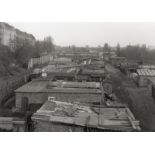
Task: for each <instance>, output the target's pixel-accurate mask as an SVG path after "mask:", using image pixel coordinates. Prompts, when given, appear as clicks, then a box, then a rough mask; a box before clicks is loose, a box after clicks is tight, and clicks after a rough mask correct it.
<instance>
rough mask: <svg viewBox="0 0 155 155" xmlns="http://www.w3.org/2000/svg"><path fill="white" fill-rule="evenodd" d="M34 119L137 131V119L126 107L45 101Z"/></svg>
mask: <svg viewBox="0 0 155 155" xmlns="http://www.w3.org/2000/svg"><path fill="white" fill-rule="evenodd" d="M32 119H34V120H46V121H49V122H51V123H61V124H70V125H77V126H83V127H84V126H87V127H94V128H98V129H110V130H120V131H133V130H136V131H139V130H140V127H139V121H137V120H136V119H135V118H134V116H133V114H132V113H131V111H130V110H129V109H128V108H125V107H124V108H99V107H97V108H96V107H93V108H92V107H89V106H83V105H78V104H72V103H67V102H60V101H53V102H50V101H47V102H45V104H44V105H43V106H42V107H41V108H40V109H39V110H38V111H37V112H36V113H35V114H34V115H33V116H32Z"/></svg>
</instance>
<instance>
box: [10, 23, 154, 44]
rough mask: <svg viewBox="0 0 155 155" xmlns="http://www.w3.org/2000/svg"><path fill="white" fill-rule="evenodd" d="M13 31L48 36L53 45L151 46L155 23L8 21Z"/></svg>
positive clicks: (37, 37)
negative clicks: (106, 43) (118, 44)
mask: <svg viewBox="0 0 155 155" xmlns="http://www.w3.org/2000/svg"><path fill="white" fill-rule="evenodd" d="M9 24H11V25H13V26H15V27H16V28H18V29H20V30H22V31H25V32H28V33H32V34H33V35H34V36H35V37H36V39H40V40H41V39H43V38H44V37H46V36H49V35H51V36H52V37H53V39H54V42H55V43H56V44H57V45H62V46H68V45H76V46H85V45H89V46H98V45H101V46H102V45H103V44H104V43H105V42H108V43H109V44H110V45H112V46H115V45H116V44H117V43H118V42H119V43H120V45H121V46H125V45H127V44H147V45H149V46H155V23H134V22H133V23H132V22H130V23H121V22H118V23H108V22H107V23H106V22H105V23H99V22H98V23H97V22H86V23H80V22H77V23H76V22H75V23H69V22H66V23H60V22H59V23H56V22H55V23H54V22H53V23H50V22H49V23H46V22H40V23H39V22H37V23H36V22H35V23H32V22H27V23H22V22H14V23H12V22H10V23H9Z"/></svg>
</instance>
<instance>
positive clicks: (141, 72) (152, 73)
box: [137, 69, 155, 76]
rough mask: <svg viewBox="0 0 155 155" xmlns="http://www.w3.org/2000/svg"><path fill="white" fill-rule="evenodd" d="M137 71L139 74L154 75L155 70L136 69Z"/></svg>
mask: <svg viewBox="0 0 155 155" xmlns="http://www.w3.org/2000/svg"><path fill="white" fill-rule="evenodd" d="M137 73H138V75H140V76H155V70H153V69H137Z"/></svg>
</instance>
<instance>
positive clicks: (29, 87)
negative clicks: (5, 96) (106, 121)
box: [15, 80, 101, 94]
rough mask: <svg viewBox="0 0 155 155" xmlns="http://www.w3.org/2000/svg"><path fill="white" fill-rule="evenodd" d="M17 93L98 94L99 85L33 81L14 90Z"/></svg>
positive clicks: (99, 91) (92, 83)
mask: <svg viewBox="0 0 155 155" xmlns="http://www.w3.org/2000/svg"><path fill="white" fill-rule="evenodd" d="M15 92H16V93H17V92H18V93H24V92H25V93H47V92H51V93H52V92H53V93H90V94H91V93H93V94H98V93H99V94H100V93H101V90H100V89H99V84H98V83H94V82H83V83H81V82H65V83H64V82H61V83H60V82H50V81H46V80H33V81H31V82H29V83H27V84H25V85H24V86H22V87H20V88H18V89H17V90H15Z"/></svg>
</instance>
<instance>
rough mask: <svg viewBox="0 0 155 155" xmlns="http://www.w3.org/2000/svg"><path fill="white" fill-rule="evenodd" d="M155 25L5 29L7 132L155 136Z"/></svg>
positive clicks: (1, 114) (2, 75) (0, 57)
mask: <svg viewBox="0 0 155 155" xmlns="http://www.w3.org/2000/svg"><path fill="white" fill-rule="evenodd" d="M152 32H155V23H147V22H142V23H137V22H133V23H130V22H127V23H125V22H124V23H123V22H111V23H108V22H74V23H73V22H41V23H39V22H38V23H37V22H36V23H34V22H33V23H32V22H29V23H26V22H25V23H24V22H13V23H5V22H1V23H0V63H1V65H0V103H1V104H0V106H1V108H0V130H1V131H13V132H20V131H21V132H104V131H110V132H112V131H114V132H116V131H118V132H120V131H122V132H132V131H133V132H135V131H136V132H139V131H155V36H154V34H153V33H152Z"/></svg>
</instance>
